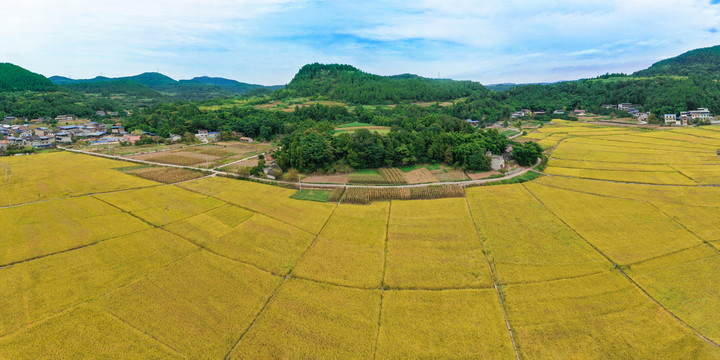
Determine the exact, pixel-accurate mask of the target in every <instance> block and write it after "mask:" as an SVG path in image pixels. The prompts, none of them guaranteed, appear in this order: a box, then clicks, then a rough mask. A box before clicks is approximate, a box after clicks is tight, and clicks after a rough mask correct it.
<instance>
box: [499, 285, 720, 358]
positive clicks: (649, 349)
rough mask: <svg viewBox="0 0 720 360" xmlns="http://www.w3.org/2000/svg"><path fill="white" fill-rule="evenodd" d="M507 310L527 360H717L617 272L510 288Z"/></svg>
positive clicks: (714, 351) (713, 352) (714, 352)
mask: <svg viewBox="0 0 720 360" xmlns="http://www.w3.org/2000/svg"><path fill="white" fill-rule="evenodd" d="M504 293H505V301H504V303H505V309H506V310H507V315H508V320H509V321H510V324H511V325H512V327H513V333H514V334H515V340H516V342H517V344H518V348H519V350H520V353H521V355H522V357H523V358H528V359H592V358H628V359H641V358H642V359H659V358H663V359H670V358H674V359H680V358H692V359H699V358H716V357H717V356H718V351H717V348H714V347H713V346H712V345H710V344H708V343H706V342H704V341H703V340H701V339H700V338H699V337H697V336H696V335H695V334H693V333H692V332H691V331H690V330H689V329H687V328H685V327H683V326H682V325H681V324H680V323H679V322H677V320H676V319H674V318H673V317H672V316H671V315H670V314H669V313H667V312H666V311H665V310H663V309H662V308H661V307H660V306H659V305H657V304H655V303H654V302H652V301H651V300H650V299H649V298H647V296H645V295H644V294H643V293H642V292H641V291H640V290H638V289H637V288H635V287H634V286H633V285H632V284H631V283H630V282H629V281H627V279H625V278H624V277H623V276H622V275H621V274H619V273H618V272H616V271H611V272H602V273H600V274H595V275H591V276H587V277H582V278H575V279H566V280H557V281H550V282H540V283H533V284H519V285H509V286H506V287H505V288H504Z"/></svg>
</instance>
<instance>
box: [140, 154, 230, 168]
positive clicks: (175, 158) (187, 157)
mask: <svg viewBox="0 0 720 360" xmlns="http://www.w3.org/2000/svg"><path fill="white" fill-rule="evenodd" d="M149 155H152V156H144V155H140V156H134V157H133V159H138V160H144V161H150V162H155V163H160V164H170V165H180V166H195V165H197V164H201V163H204V162H205V160H208V161H214V160H217V159H219V158H218V157H215V156H208V157H207V159H206V158H205V157H204V156H202V155H199V154H195V153H190V152H172V153H164V154H161V155H157V154H149Z"/></svg>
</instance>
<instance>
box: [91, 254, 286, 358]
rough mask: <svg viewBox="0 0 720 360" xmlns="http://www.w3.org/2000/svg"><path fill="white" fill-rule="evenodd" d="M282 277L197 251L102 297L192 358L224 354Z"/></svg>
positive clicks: (102, 302) (107, 306)
mask: <svg viewBox="0 0 720 360" xmlns="http://www.w3.org/2000/svg"><path fill="white" fill-rule="evenodd" d="M281 281H282V279H281V278H279V277H274V276H271V275H269V274H268V273H265V272H262V271H260V270H257V269H254V268H252V267H250V266H247V265H243V264H239V263H237V262H233V261H231V260H227V259H223V258H221V257H219V256H216V255H213V254H210V253H208V252H206V251H201V252H197V253H195V254H192V255H191V256H189V257H186V258H184V259H182V260H180V261H178V262H176V263H174V264H172V265H170V266H168V267H166V268H164V269H162V270H161V271H158V272H155V273H153V274H151V275H149V276H148V277H147V278H146V279H143V280H141V281H138V282H135V283H133V284H131V285H129V286H127V287H125V288H123V289H120V290H119V291H117V292H114V293H112V294H109V295H107V296H105V297H103V298H101V299H99V300H98V306H99V307H100V308H102V309H104V310H106V311H107V312H109V313H111V314H112V315H114V316H116V317H117V318H118V319H121V320H122V321H123V322H125V323H127V324H129V325H130V326H132V327H134V328H136V329H139V330H140V331H142V332H145V333H147V334H150V335H151V336H152V337H154V338H156V339H159V340H160V341H162V342H163V343H166V344H168V345H169V346H171V347H172V348H173V349H176V350H177V351H178V352H180V353H181V354H183V355H184V356H186V357H190V358H196V359H197V358H215V359H219V358H222V357H224V356H225V355H226V354H227V353H228V352H230V349H231V348H232V346H233V345H234V344H235V342H237V339H238V338H239V336H240V334H241V333H242V332H243V331H244V329H246V328H247V327H248V326H250V323H251V322H252V321H253V319H254V318H255V316H256V314H257V313H258V312H259V311H260V310H261V309H262V307H263V305H264V304H265V302H266V301H267V299H268V298H269V297H270V294H271V293H272V292H273V290H274V289H275V288H276V287H277V286H279V285H280V283H281Z"/></svg>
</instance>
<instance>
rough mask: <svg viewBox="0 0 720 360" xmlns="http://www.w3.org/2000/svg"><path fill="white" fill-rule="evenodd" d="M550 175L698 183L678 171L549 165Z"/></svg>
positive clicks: (645, 181) (652, 182)
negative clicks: (601, 168)
mask: <svg viewBox="0 0 720 360" xmlns="http://www.w3.org/2000/svg"><path fill="white" fill-rule="evenodd" d="M545 173H546V174H548V175H558V176H569V177H577V178H584V179H595V180H607V181H619V182H629V183H638V184H658V185H697V183H696V182H694V181H692V180H691V179H689V178H688V177H686V176H683V175H682V174H680V173H679V172H677V171H672V170H671V171H632V170H598V169H578V168H565V167H558V166H548V167H547V168H546V169H545Z"/></svg>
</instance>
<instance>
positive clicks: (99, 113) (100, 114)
mask: <svg viewBox="0 0 720 360" xmlns="http://www.w3.org/2000/svg"><path fill="white" fill-rule="evenodd" d="M95 115H97V116H106V115H107V113H105V112H104V111H102V110H98V111H96V112H95Z"/></svg>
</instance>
